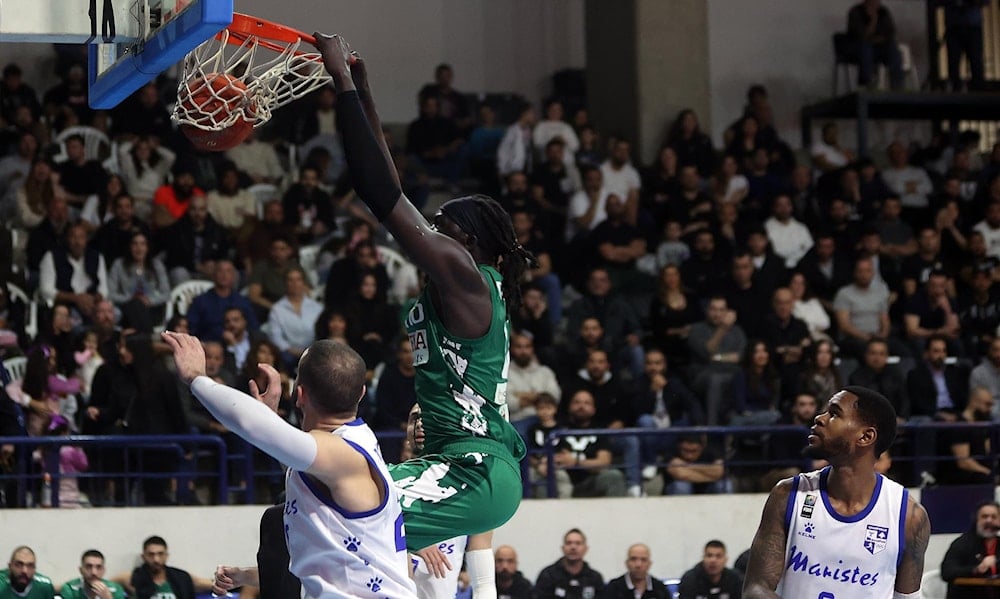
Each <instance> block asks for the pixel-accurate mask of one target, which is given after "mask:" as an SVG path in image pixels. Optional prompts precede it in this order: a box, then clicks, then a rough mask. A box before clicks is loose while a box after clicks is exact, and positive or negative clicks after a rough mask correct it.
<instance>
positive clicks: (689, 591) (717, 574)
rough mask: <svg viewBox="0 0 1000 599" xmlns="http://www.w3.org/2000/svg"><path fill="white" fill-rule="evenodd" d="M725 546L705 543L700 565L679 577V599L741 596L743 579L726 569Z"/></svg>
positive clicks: (736, 597) (735, 598)
mask: <svg viewBox="0 0 1000 599" xmlns="http://www.w3.org/2000/svg"><path fill="white" fill-rule="evenodd" d="M726 561H727V558H726V546H725V545H724V544H723V543H722V541H716V540H712V541H709V542H708V543H705V551H704V553H702V557H701V563H700V564H698V565H696V566H695V567H693V568H691V569H690V570H688V571H687V572H685V573H684V576H682V577H681V584H680V586H679V587H678V588H677V591H678V593H679V594H680V599H700V598H702V597H729V598H730V599H740V597H742V596H743V577H742V576H740V575H739V574H737V573H736V571H735V570H731V569H729V568H727V567H726Z"/></svg>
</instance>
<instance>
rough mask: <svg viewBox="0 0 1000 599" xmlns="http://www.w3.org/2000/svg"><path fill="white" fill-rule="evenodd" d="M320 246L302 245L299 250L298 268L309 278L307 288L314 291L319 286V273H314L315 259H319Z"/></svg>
mask: <svg viewBox="0 0 1000 599" xmlns="http://www.w3.org/2000/svg"><path fill="white" fill-rule="evenodd" d="M319 250H320V246H318V245H304V246H302V247H300V248H299V266H301V267H302V270H304V271H306V276H307V277H309V286H310V287H312V288H313V289H315V288H316V287H318V286H319V273H318V272H316V258H317V257H319Z"/></svg>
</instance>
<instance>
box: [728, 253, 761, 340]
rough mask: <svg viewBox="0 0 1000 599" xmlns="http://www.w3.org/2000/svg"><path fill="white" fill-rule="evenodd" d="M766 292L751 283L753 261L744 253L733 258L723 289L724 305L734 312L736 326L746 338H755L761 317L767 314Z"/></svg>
mask: <svg viewBox="0 0 1000 599" xmlns="http://www.w3.org/2000/svg"><path fill="white" fill-rule="evenodd" d="M765 293H766V291H765V290H764V289H762V288H760V287H758V286H757V285H756V284H755V283H754V281H753V261H752V260H751V259H750V255H749V254H746V253H742V254H737V255H736V256H734V257H733V263H732V268H731V269H730V279H729V281H728V282H727V283H726V286H725V287H724V295H725V296H726V303H727V304H728V305H729V307H730V308H731V309H733V310H735V311H736V324H738V325H740V327H742V328H743V331H744V332H745V333H746V334H747V336H748V337H756V336H757V335H758V331H759V330H760V325H761V316H762V315H764V314H767V312H768V298H767V296H766V295H765Z"/></svg>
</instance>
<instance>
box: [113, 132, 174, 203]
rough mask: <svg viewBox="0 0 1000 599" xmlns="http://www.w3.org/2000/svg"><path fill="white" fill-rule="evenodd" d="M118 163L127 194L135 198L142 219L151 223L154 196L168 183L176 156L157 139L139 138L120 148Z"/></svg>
mask: <svg viewBox="0 0 1000 599" xmlns="http://www.w3.org/2000/svg"><path fill="white" fill-rule="evenodd" d="M118 154H119V156H118V164H120V165H121V173H122V179H123V181H124V183H125V188H126V189H127V190H128V193H129V194H130V195H131V196H132V197H133V198H135V200H136V208H137V209H138V212H139V216H140V217H141V218H142V219H143V220H149V217H150V215H151V212H152V209H153V196H154V195H155V194H156V190H158V189H159V188H160V187H161V186H163V185H165V184H166V183H167V174H168V173H170V169H171V168H172V167H173V166H174V161H175V160H176V159H177V156H176V155H175V154H174V153H173V152H172V151H170V149H169V148H167V147H166V146H162V145H160V142H159V140H158V139H157V138H155V137H145V136H143V137H139V138H138V139H136V140H135V141H134V142H125V143H123V144H121V145H120V146H118Z"/></svg>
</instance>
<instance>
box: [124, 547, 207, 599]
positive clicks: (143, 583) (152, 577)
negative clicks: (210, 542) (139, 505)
mask: <svg viewBox="0 0 1000 599" xmlns="http://www.w3.org/2000/svg"><path fill="white" fill-rule="evenodd" d="M169 556H170V554H169V553H168V552H167V542H166V541H164V540H163V537H158V536H152V537H149V538H148V539H146V540H145V541H143V543H142V561H143V564H142V565H141V566H139V567H138V568H136V569H135V570H132V580H131V585H132V588H134V589H135V597H136V599H155V598H157V597H159V596H160V593H161V592H168V593H173V594H174V595H175V597H176V599H194V596H195V592H194V582H193V581H192V579H191V575H190V574H188V573H187V572H185V571H184V570H180V569H177V568H173V567H171V566H168V565H167V559H168V558H169ZM165 587H166V588H168V590H167V591H163V590H162V589H163V588H165Z"/></svg>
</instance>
